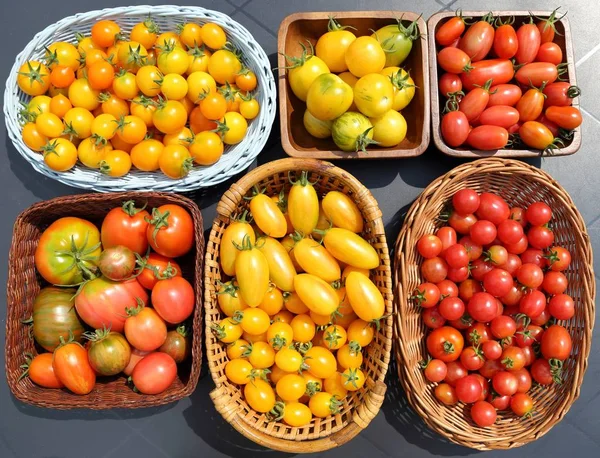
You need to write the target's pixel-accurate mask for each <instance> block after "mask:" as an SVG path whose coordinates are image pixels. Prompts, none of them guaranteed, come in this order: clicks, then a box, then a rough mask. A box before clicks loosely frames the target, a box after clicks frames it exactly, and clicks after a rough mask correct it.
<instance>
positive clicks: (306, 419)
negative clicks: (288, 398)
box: [283, 401, 312, 427]
mask: <svg viewBox="0 0 600 458" xmlns="http://www.w3.org/2000/svg"><path fill="white" fill-rule="evenodd" d="M311 420H312V412H311V411H310V408H309V407H308V406H307V405H305V404H302V403H300V402H295V401H292V402H286V403H285V407H284V408H283V421H284V422H285V423H287V424H288V425H290V426H296V427H300V426H304V425H308V424H309V423H310V421H311Z"/></svg>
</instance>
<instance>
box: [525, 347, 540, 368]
mask: <svg viewBox="0 0 600 458" xmlns="http://www.w3.org/2000/svg"><path fill="white" fill-rule="evenodd" d="M521 350H523V354H524V355H525V367H529V366H531V365H532V364H533V362H534V361H535V360H536V359H537V356H536V355H535V350H534V349H533V347H532V346H531V345H526V346H525V347H521Z"/></svg>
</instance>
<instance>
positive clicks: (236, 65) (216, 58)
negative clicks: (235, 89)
mask: <svg viewBox="0 0 600 458" xmlns="http://www.w3.org/2000/svg"><path fill="white" fill-rule="evenodd" d="M241 70H242V63H241V62H240V60H239V59H238V58H237V56H236V55H235V54H234V53H233V52H231V51H229V50H227V49H220V50H218V51H215V52H214V53H213V55H212V56H210V59H209V60H208V73H210V74H211V75H212V77H213V78H214V79H215V81H216V82H217V83H219V84H225V82H228V83H230V84H231V83H235V79H236V76H237V75H238V74H239V73H240V72H241Z"/></svg>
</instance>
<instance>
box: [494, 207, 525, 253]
mask: <svg viewBox="0 0 600 458" xmlns="http://www.w3.org/2000/svg"><path fill="white" fill-rule="evenodd" d="M509 216H510V212H509ZM523 235H524V232H523V226H521V224H520V223H518V222H517V221H515V220H512V219H507V220H504V221H502V222H501V223H500V224H499V225H498V238H499V239H500V241H501V242H502V243H505V244H508V245H510V244H513V243H517V242H518V241H519V240H521V238H522V237H523Z"/></svg>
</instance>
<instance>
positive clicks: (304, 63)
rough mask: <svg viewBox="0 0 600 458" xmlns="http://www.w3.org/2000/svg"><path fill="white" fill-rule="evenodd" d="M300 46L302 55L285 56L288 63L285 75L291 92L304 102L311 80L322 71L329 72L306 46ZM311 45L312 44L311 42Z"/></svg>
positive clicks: (301, 44)
mask: <svg viewBox="0 0 600 458" xmlns="http://www.w3.org/2000/svg"><path fill="white" fill-rule="evenodd" d="M300 46H302V55H301V56H300V57H292V56H285V55H284V57H285V58H286V59H287V61H288V62H289V63H290V65H289V66H288V67H286V68H287V69H288V72H287V77H288V81H289V83H290V87H291V88H292V92H293V93H294V95H295V96H296V97H298V98H299V99H300V100H302V101H303V102H306V96H307V95H308V89H309V88H310V86H311V84H312V83H313V81H314V80H315V79H316V78H317V77H318V76H319V75H322V74H323V73H329V72H330V70H329V67H327V64H326V63H325V62H323V60H321V59H320V58H318V57H317V56H314V55H313V54H312V53H309V52H308V49H306V46H304V44H303V43H300ZM311 46H312V44H311Z"/></svg>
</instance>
